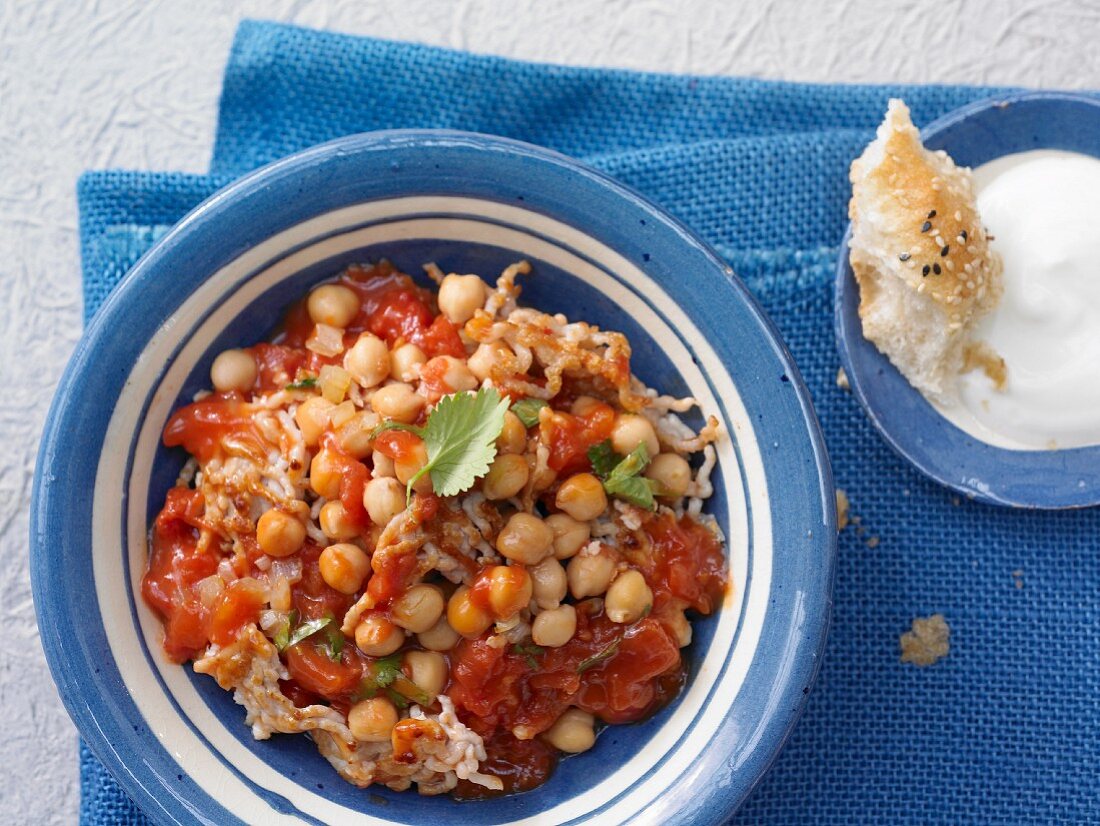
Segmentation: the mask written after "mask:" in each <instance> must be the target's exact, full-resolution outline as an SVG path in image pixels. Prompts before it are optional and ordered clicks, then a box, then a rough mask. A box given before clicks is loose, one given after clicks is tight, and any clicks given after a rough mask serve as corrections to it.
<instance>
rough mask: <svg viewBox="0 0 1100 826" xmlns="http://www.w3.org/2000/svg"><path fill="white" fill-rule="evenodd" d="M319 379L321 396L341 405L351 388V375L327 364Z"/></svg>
mask: <svg viewBox="0 0 1100 826" xmlns="http://www.w3.org/2000/svg"><path fill="white" fill-rule="evenodd" d="M341 344H342V341H341ZM307 346H308V345H307ZM317 379H318V384H320V386H321V395H322V396H324V397H325V398H326V399H328V400H329V401H330V402H332V403H333V404H340V402H342V401H343V400H344V398H345V397H346V396H347V394H348V388H349V387H350V386H351V374H350V373H348V371H347V370H345V369H344V368H343V367H338V366H337V365H335V364H326V365H325V366H324V367H322V368H321V372H320V374H319V375H318V377H317Z"/></svg>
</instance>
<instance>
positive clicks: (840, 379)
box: [836, 367, 852, 390]
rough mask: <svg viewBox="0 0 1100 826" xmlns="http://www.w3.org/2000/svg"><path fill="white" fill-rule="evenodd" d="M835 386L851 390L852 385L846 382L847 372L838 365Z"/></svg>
mask: <svg viewBox="0 0 1100 826" xmlns="http://www.w3.org/2000/svg"><path fill="white" fill-rule="evenodd" d="M836 386H837V387H839V388H840V389H841V390H851V389H852V386H851V385H850V384H848V374H847V373H845V372H844V368H843V367H838V368H837V371H836Z"/></svg>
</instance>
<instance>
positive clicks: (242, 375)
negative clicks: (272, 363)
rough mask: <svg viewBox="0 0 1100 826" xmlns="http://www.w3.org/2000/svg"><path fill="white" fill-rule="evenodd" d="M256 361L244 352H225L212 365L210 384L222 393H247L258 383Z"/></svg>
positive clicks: (219, 354)
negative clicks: (232, 391) (238, 391)
mask: <svg viewBox="0 0 1100 826" xmlns="http://www.w3.org/2000/svg"><path fill="white" fill-rule="evenodd" d="M257 372H258V371H257V369H256V359H254V358H252V356H251V355H250V354H249V353H246V352H245V351H244V350H223V351H222V352H220V353H218V356H217V358H215V359H214V363H213V364H211V365H210V382H211V383H212V384H213V385H214V389H215V390H217V391H218V392H220V393H225V392H227V391H229V390H240V391H241V392H242V393H245V392H247V391H249V390H251V389H252V385H253V384H255V383H256V374H257Z"/></svg>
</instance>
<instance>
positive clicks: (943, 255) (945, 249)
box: [937, 239, 951, 258]
mask: <svg viewBox="0 0 1100 826" xmlns="http://www.w3.org/2000/svg"><path fill="white" fill-rule="evenodd" d="M937 240H938V239H937ZM949 252H951V245H950V244H944V245H943V249H942V250H940V258H946V257H947V253H949Z"/></svg>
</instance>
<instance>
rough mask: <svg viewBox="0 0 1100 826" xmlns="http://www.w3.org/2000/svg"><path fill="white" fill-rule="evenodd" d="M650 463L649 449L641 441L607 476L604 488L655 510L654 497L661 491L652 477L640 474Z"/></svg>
mask: <svg viewBox="0 0 1100 826" xmlns="http://www.w3.org/2000/svg"><path fill="white" fill-rule="evenodd" d="M597 447H598V445H597ZM590 458H591V457H590ZM601 461H602V457H601ZM648 464H649V450H648V449H646V446H645V442H640V443H639V444H638V446H637V447H636V448H634V450H632V451H631V452H630V455H629V456H627V457H626V458H625V459H622V460H621V461H620V462H619V463H618V464H617V465H615V467H614V468H612V469H611V472H610V473H608V474H607V477H606V478H605V479H604V480H603V488H604V490H605V491H607V492H608V493H609V494H610V495H612V496H618V497H619V498H620V499H624V500H626V501H627V502H629V503H630V504H632V505H637V506H638V507H640V508H645V509H646V510H653V509H654V507H656V503H655V502H654V500H653V497H654V495H655V494H657V493H658V492H659V491H658V490H657V484H656V483H655V482H654V481H653V480H652V479H647V478H646V477H644V476H642V475H640V474H641V472H642V471H643V470H645V468H646V465H648ZM593 467H595V463H593Z"/></svg>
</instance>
